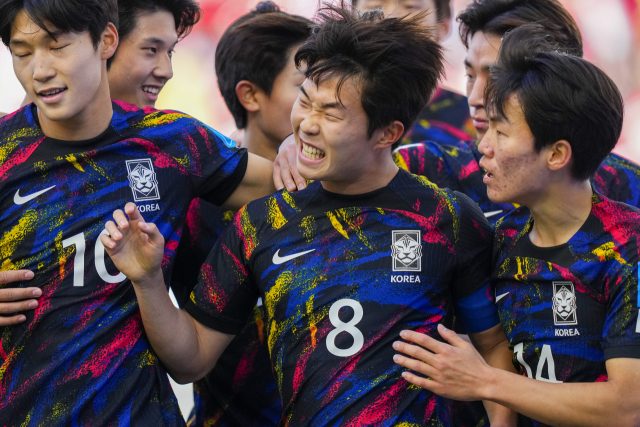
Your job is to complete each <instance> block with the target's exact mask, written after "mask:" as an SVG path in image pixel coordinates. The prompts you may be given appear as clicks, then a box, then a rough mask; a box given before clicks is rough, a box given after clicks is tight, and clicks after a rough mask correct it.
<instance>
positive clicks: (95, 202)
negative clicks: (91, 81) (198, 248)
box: [0, 101, 247, 426]
mask: <svg viewBox="0 0 640 427" xmlns="http://www.w3.org/2000/svg"><path fill="white" fill-rule="evenodd" d="M231 145H232V141H230V140H228V139H227V138H225V137H223V136H221V135H220V134H218V133H217V132H215V131H213V130H212V129H210V128H208V127H206V126H205V125H204V124H202V123H200V122H198V121H197V120H195V119H193V118H191V117H189V116H187V115H185V114H182V113H179V112H175V111H158V110H155V109H153V108H145V109H143V110H141V109H138V108H137V107H135V106H132V105H129V104H126V103H123V102H120V101H113V118H112V120H111V123H110V125H109V127H108V128H107V130H106V131H105V132H104V133H103V134H101V135H100V136H98V137H96V138H93V139H91V140H88V141H72V142H70V141H61V140H56V139H53V138H49V137H47V136H45V135H44V134H43V133H42V130H41V128H40V124H39V120H38V115H37V109H36V107H35V105H33V104H31V105H29V106H27V107H25V108H23V109H22V110H19V111H17V112H15V113H13V114H11V115H8V116H6V117H4V118H3V119H2V120H0V147H1V148H2V150H3V152H2V159H1V160H0V182H1V183H2V189H3V191H2V197H1V198H0V209H1V212H2V213H1V214H0V230H1V232H0V254H1V256H0V261H1V262H2V267H1V269H2V270H14V269H31V270H33V271H34V272H35V278H34V279H33V280H32V281H31V282H27V283H18V284H17V285H18V286H38V287H40V288H41V289H42V291H43V295H42V298H41V300H40V305H39V307H38V308H37V309H36V310H35V312H27V313H25V314H26V316H27V322H25V323H24V324H22V325H18V326H13V327H6V328H2V329H0V334H1V335H0V366H1V368H0V425H22V423H24V422H25V421H29V422H30V423H33V424H38V425H76V423H78V425H80V424H81V425H89V424H90V425H108V424H109V423H111V422H113V421H114V420H116V419H121V420H127V422H131V423H132V424H133V425H151V424H153V425H176V426H178V425H184V420H183V419H182V417H181V415H180V410H179V408H178V404H177V401H176V399H175V396H174V394H173V392H172V391H171V387H170V385H169V381H168V378H167V376H166V374H165V370H164V368H163V367H162V365H161V364H160V363H159V362H158V359H157V358H156V356H155V355H154V353H153V351H152V350H151V347H150V346H149V343H148V341H147V339H146V337H145V335H144V331H143V328H142V322H141V319H140V313H139V311H138V304H137V301H136V299H135V294H134V292H133V289H132V287H131V283H130V282H129V280H127V278H126V277H125V276H124V274H122V273H120V272H119V271H118V270H117V269H116V268H115V267H114V265H113V262H112V261H111V260H110V259H109V258H108V257H107V256H106V255H105V250H104V246H103V245H102V243H101V242H100V239H99V236H100V234H101V233H106V231H105V230H104V221H105V218H106V217H107V216H108V215H109V214H110V213H111V212H112V211H113V209H114V208H115V207H116V206H121V205H122V204H124V203H126V202H128V201H136V202H138V204H139V206H140V208H141V211H143V215H144V216H145V218H147V219H148V220H149V221H154V222H155V223H156V224H158V226H159V227H160V228H161V230H162V233H163V235H164V236H165V239H166V246H165V252H164V260H163V264H162V269H163V272H164V274H165V275H167V277H168V276H169V275H170V274H171V266H172V264H173V258H174V256H175V253H174V251H175V248H176V247H177V244H178V241H179V239H180V232H181V228H182V224H183V221H184V217H185V216H186V212H187V209H188V207H189V204H190V202H191V199H193V198H194V197H196V196H201V197H206V198H208V199H209V200H210V201H211V202H215V203H218V204H220V203H222V202H224V201H225V200H226V199H227V198H228V196H229V195H230V194H231V193H232V192H233V191H234V190H235V188H236V187H237V186H238V184H239V182H240V181H241V180H242V178H243V176H244V172H245V170H246V164H247V154H246V150H240V149H236V148H230V146H231ZM167 283H168V281H167ZM123 422H124V421H123Z"/></svg>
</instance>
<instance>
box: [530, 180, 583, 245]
mask: <svg viewBox="0 0 640 427" xmlns="http://www.w3.org/2000/svg"><path fill="white" fill-rule="evenodd" d="M592 196H593V190H592V189H591V184H590V183H589V181H574V180H569V181H564V182H563V183H557V184H552V185H550V186H549V187H548V189H546V190H545V194H544V195H543V196H542V197H541V198H540V201H538V202H534V203H530V204H527V207H529V209H530V210H531V215H532V217H533V221H534V222H533V227H532V229H531V232H530V233H529V238H530V239H531V242H532V243H533V244H534V245H536V246H540V247H551V246H558V245H562V244H565V243H567V242H568V241H569V240H570V239H571V238H572V237H573V235H574V234H576V233H577V232H578V230H580V228H581V227H582V225H583V224H584V223H585V221H586V220H587V218H588V217H589V214H590V213H591V198H592Z"/></svg>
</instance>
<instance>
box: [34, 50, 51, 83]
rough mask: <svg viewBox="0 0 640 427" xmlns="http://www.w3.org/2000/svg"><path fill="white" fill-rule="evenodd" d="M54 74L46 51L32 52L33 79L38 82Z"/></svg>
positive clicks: (45, 80) (47, 79) (48, 78)
mask: <svg viewBox="0 0 640 427" xmlns="http://www.w3.org/2000/svg"><path fill="white" fill-rule="evenodd" d="M55 75H56V71H55V68H54V67H53V66H52V63H51V59H50V58H49V55H47V54H46V53H43V52H40V51H39V50H36V51H35V52H34V54H33V79H34V80H37V81H39V82H47V81H49V80H51V79H52V78H54V77H55Z"/></svg>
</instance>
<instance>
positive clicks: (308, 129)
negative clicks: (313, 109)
mask: <svg viewBox="0 0 640 427" xmlns="http://www.w3.org/2000/svg"><path fill="white" fill-rule="evenodd" d="M300 130H301V131H302V132H304V133H305V134H306V135H317V134H318V133H319V132H320V125H319V124H318V120H317V118H316V117H315V115H314V114H310V115H308V116H306V117H305V118H304V119H303V120H302V122H300Z"/></svg>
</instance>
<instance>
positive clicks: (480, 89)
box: [468, 76, 487, 109]
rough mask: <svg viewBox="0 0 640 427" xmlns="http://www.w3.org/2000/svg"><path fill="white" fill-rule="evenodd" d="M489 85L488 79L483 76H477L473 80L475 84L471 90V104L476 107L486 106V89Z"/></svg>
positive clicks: (469, 97)
mask: <svg viewBox="0 0 640 427" xmlns="http://www.w3.org/2000/svg"><path fill="white" fill-rule="evenodd" d="M486 85H487V79H486V77H483V76H477V77H476V78H475V80H474V81H473V86H472V87H471V91H470V92H469V96H468V100H469V106H470V107H473V108H475V109H478V108H484V89H485V87H486Z"/></svg>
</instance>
